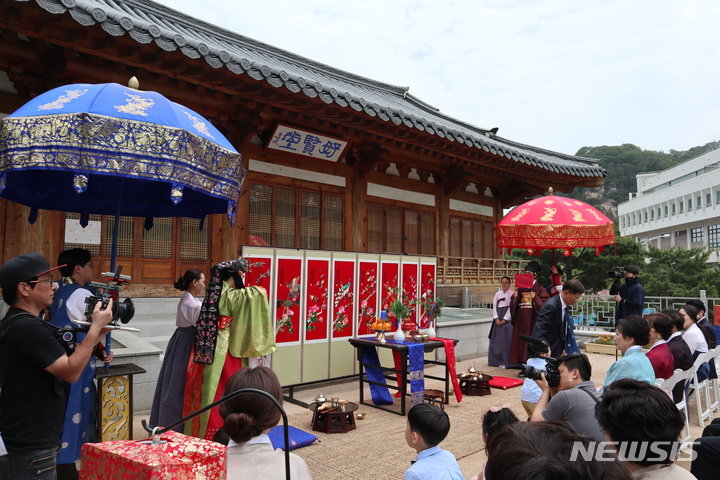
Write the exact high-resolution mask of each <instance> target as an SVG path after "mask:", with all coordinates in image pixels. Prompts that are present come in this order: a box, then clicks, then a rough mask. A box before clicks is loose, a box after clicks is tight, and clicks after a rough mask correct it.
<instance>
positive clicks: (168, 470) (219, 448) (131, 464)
mask: <svg viewBox="0 0 720 480" xmlns="http://www.w3.org/2000/svg"><path fill="white" fill-rule="evenodd" d="M162 440H166V442H165V443H161V444H159V445H152V444H150V443H145V442H144V441H138V440H122V441H112V442H102V443H86V444H85V445H83V447H82V459H81V460H82V466H81V469H80V480H130V479H132V480H160V479H173V480H196V479H207V480H210V479H221V480H224V479H225V478H227V451H226V450H227V449H226V447H225V445H221V444H219V443H215V442H210V441H208V440H203V439H200V438H195V437H189V436H187V435H183V434H181V433H177V432H172V431H171V432H167V433H165V434H163V436H162Z"/></svg>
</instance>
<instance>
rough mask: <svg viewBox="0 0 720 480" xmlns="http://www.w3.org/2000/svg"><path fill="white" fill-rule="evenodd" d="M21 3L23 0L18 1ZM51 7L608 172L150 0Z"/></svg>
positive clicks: (472, 142) (565, 169)
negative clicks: (493, 132) (492, 134)
mask: <svg viewBox="0 0 720 480" xmlns="http://www.w3.org/2000/svg"><path fill="white" fill-rule="evenodd" d="M16 1H18V2H21V1H23V0H16ZM36 2H37V4H38V5H39V6H40V7H42V8H43V9H45V10H46V11H48V12H50V13H53V14H62V13H66V12H69V14H70V15H71V16H72V17H73V19H74V20H76V21H77V22H78V23H80V24H81V25H83V26H91V25H94V24H96V23H99V24H100V25H101V26H102V28H103V29H104V30H105V31H106V32H108V33H109V34H110V35H113V36H121V35H124V34H125V33H127V34H128V35H130V36H131V37H132V38H133V39H134V40H135V41H137V42H138V43H142V44H146V43H150V42H154V43H155V44H156V45H157V46H158V47H160V48H161V49H163V50H165V51H173V50H177V49H180V50H181V51H182V53H183V54H184V55H186V56H188V57H189V58H193V59H196V58H200V57H203V58H204V59H205V61H207V63H208V65H210V66H211V67H213V68H222V67H226V68H227V69H228V70H229V71H230V72H232V73H234V74H236V75H241V74H244V73H245V74H247V75H248V76H250V77H251V78H253V79H255V80H263V79H264V80H265V81H267V82H268V84H269V85H271V86H273V87H274V88H281V87H283V86H285V87H286V88H288V90H290V91H291V92H293V93H299V92H300V91H302V92H303V94H305V95H306V96H308V97H310V98H315V97H318V96H320V98H321V100H322V101H323V102H325V103H327V104H330V103H336V104H338V105H339V106H341V107H347V106H349V107H350V108H352V109H353V110H355V111H358V112H365V113H366V114H367V115H368V116H371V117H378V118H380V119H382V120H384V121H391V122H393V123H394V124H395V125H401V124H403V125H405V126H406V127H407V128H415V129H417V130H418V131H425V132H427V133H429V134H431V135H435V136H438V137H440V138H443V139H445V140H447V141H448V142H453V141H459V142H461V143H463V144H465V145H468V146H472V147H474V148H476V149H478V150H481V151H485V152H492V153H494V154H496V155H501V156H504V157H506V158H508V159H509V160H511V161H514V162H518V163H522V164H527V165H535V166H536V167H538V168H541V169H544V170H547V171H551V172H559V173H561V174H564V175H567V176H571V177H582V178H599V177H605V176H606V175H607V173H606V172H605V169H603V168H601V167H599V166H598V165H597V163H596V160H593V159H587V158H582V157H575V156H572V155H566V154H562V153H557V152H552V151H549V150H544V149H541V148H538V147H533V146H529V145H524V144H521V143H517V142H513V141H510V140H507V139H504V138H497V137H488V136H487V135H486V134H488V132H489V131H488V130H485V129H482V128H479V127H475V126H473V125H470V124H468V123H465V122H462V121H460V120H456V119H454V118H452V117H450V116H447V115H444V114H442V113H440V111H439V109H437V108H435V107H433V106H431V105H429V104H427V103H426V102H423V101H422V100H420V99H419V98H417V97H415V96H413V95H411V94H410V93H409V88H407V87H398V86H393V85H389V84H385V83H382V82H378V81H375V80H371V79H368V78H365V77H362V76H359V75H354V74H352V73H348V72H345V71H342V70H339V69H336V68H333V67H330V66H328V65H325V64H322V63H320V62H316V61H314V60H310V59H308V58H305V57H302V56H300V55H296V54H294V53H291V52H288V51H285V50H282V49H279V48H276V47H273V46H271V45H268V44H265V43H262V42H258V41H256V40H253V39H250V38H247V37H244V36H242V35H239V34H237V33H234V32H231V31H229V30H226V29H223V28H221V27H217V26H214V25H211V24H208V23H206V22H203V21H201V20H198V19H195V18H193V17H191V16H189V15H185V14H183V13H180V12H177V11H175V10H172V9H170V8H167V7H165V6H163V5H159V4H157V3H154V2H151V1H147V0H112V1H107V0H36Z"/></svg>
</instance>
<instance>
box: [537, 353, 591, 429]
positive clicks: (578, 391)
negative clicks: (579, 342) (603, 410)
mask: <svg viewBox="0 0 720 480" xmlns="http://www.w3.org/2000/svg"><path fill="white" fill-rule="evenodd" d="M548 360H553V359H550V358H549V359H548ZM551 365H552V366H554V365H557V373H556V374H554V375H550V374H549V375H548V378H551V379H552V377H555V376H557V377H559V379H558V378H556V379H555V381H554V382H553V383H554V386H552V387H551V386H550V385H549V384H548V380H547V379H546V375H545V372H539V373H538V374H537V375H536V374H534V372H532V373H533V379H534V380H535V382H536V383H537V384H538V386H539V387H540V389H541V390H542V395H541V396H540V400H538V402H537V405H535V410H534V411H533V414H532V417H531V418H530V421H531V422H541V421H543V420H564V421H566V422H568V423H569V424H570V425H572V426H573V427H574V428H575V430H577V431H578V432H580V433H584V434H586V435H590V436H591V437H593V438H595V439H596V440H598V441H601V442H602V441H604V440H605V434H604V433H603V431H602V429H601V428H600V424H599V423H598V421H597V418H595V405H596V404H597V402H598V398H599V396H600V395H599V393H598V391H597V389H596V388H595V384H594V383H593V382H591V381H590V375H591V374H592V367H591V366H590V361H589V360H588V358H587V355H585V354H584V353H571V354H570V355H563V356H562V357H559V358H558V359H557V360H554V361H552V362H550V361H549V362H548V369H547V370H548V372H551V371H552V370H554V368H550V367H551ZM526 373H528V372H526ZM538 376H539V378H538ZM528 377H530V375H528ZM551 396H552V398H551Z"/></svg>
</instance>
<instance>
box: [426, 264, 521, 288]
mask: <svg viewBox="0 0 720 480" xmlns="http://www.w3.org/2000/svg"><path fill="white" fill-rule="evenodd" d="M526 263H527V260H503V259H498V258H468V257H438V268H437V278H436V281H437V284H438V285H480V284H493V285H495V286H499V285H500V279H501V278H502V277H505V276H508V277H510V278H513V277H514V275H515V274H516V273H522V272H523V270H524V267H525V264H526Z"/></svg>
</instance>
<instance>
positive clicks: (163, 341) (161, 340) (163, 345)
mask: <svg viewBox="0 0 720 480" xmlns="http://www.w3.org/2000/svg"><path fill="white" fill-rule="evenodd" d="M142 338H143V340H145V341H146V342H148V343H149V344H151V345H152V346H154V347H155V348H159V349H160V350H161V351H162V354H161V355H160V361H162V359H163V357H164V356H165V350H167V346H168V343H169V342H170V335H160V336H156V337H142Z"/></svg>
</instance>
